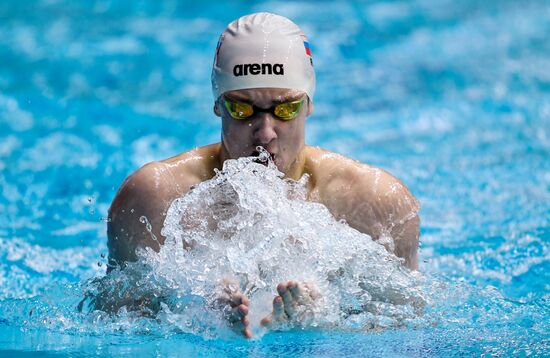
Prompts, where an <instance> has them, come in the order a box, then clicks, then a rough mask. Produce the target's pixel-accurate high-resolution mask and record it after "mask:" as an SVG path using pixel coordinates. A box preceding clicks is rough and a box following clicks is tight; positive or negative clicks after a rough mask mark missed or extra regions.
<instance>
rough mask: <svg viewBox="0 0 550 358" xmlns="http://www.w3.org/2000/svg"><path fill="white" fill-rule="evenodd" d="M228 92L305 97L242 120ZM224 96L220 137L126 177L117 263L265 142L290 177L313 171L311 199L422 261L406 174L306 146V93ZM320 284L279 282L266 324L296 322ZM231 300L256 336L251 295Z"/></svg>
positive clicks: (115, 231)
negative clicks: (291, 114) (286, 113)
mask: <svg viewBox="0 0 550 358" xmlns="http://www.w3.org/2000/svg"><path fill="white" fill-rule="evenodd" d="M223 96H226V97H227V98H229V99H231V100H233V101H240V102H246V103H250V104H253V105H254V106H256V107H259V108H261V109H268V108H271V107H272V106H274V105H276V104H279V103H281V102H285V101H293V100H297V99H301V98H303V99H304V101H305V102H304V105H303V106H302V108H301V110H300V112H299V114H298V115H297V117H296V118H294V119H292V120H290V121H283V120H280V119H277V118H276V117H275V116H274V115H273V114H272V113H270V112H267V111H266V112H259V113H257V114H255V115H253V116H252V117H250V118H249V119H246V120H239V119H233V118H232V117H231V116H230V115H229V113H228V112H227V110H226V108H225V107H224V106H223V103H222V101H221V98H222V97H223ZM223 96H222V97H220V99H219V100H218V101H216V102H215V104H214V113H215V114H216V115H217V116H220V117H221V120H222V133H221V142H220V143H216V144H211V145H208V146H204V147H200V148H195V149H193V150H190V151H188V152H184V153H181V154H179V155H177V156H175V157H172V158H169V159H165V160H163V161H160V162H152V163H149V164H147V165H145V166H143V167H142V168H140V169H139V170H138V171H136V172H135V173H133V174H132V175H131V176H129V177H128V178H127V179H126V180H125V181H124V183H123V184H122V186H121V188H120V189H119V191H118V193H117V195H116V197H115V199H114V200H113V203H112V205H111V208H110V210H109V222H108V226H107V229H108V238H109V240H108V247H109V265H110V267H114V266H117V265H122V266H124V264H125V262H128V261H135V260H136V259H137V257H136V253H135V251H136V249H137V248H139V247H151V248H153V249H154V250H156V251H158V250H160V245H162V244H163V242H164V239H165V238H164V237H163V236H162V235H161V233H160V230H161V229H162V227H163V223H164V218H165V216H166V212H167V210H168V208H169V206H170V204H171V203H172V201H173V200H174V199H177V198H179V197H181V196H183V195H184V194H185V193H186V192H188V191H189V190H190V188H191V187H192V186H194V185H197V184H199V183H201V182H203V181H205V180H208V179H211V178H212V177H213V176H214V169H221V168H222V165H223V162H224V161H225V160H227V159H237V158H239V157H242V156H250V155H252V154H254V153H255V152H256V147H257V146H259V145H261V146H263V147H264V148H266V149H267V150H268V151H269V152H270V154H271V155H272V156H273V158H274V161H275V164H276V165H277V167H278V169H279V170H280V171H281V172H283V173H284V174H285V177H286V178H291V179H294V180H298V179H299V178H300V177H302V175H304V174H308V175H309V176H310V180H309V182H308V198H307V199H308V200H309V201H314V202H319V203H322V204H323V205H325V206H326V207H327V208H328V209H329V211H330V212H331V213H332V214H333V215H334V217H335V218H336V219H344V220H345V221H346V222H347V223H348V225H350V226H351V227H353V228H355V229H356V230H358V231H360V232H362V233H365V234H368V235H369V236H370V237H371V238H372V239H373V240H375V241H379V242H380V243H382V244H384V246H385V247H386V249H388V251H391V252H393V253H394V254H395V255H396V256H398V257H401V258H402V259H403V263H404V265H405V266H407V267H409V268H410V269H417V268H418V256H417V255H418V238H419V218H418V210H419V204H418V202H417V200H416V199H415V198H414V196H413V195H412V194H411V193H410V192H409V191H408V189H407V188H406V187H405V185H404V184H403V183H402V182H401V181H399V180H398V179H397V178H395V177H393V176H392V175H391V174H389V173H387V172H386V171H384V170H382V169H379V168H375V167H372V166H369V165H367V164H363V163H360V162H357V161H355V160H352V159H349V158H346V157H343V156H341V155H338V154H336V153H332V152H329V151H326V150H324V149H321V148H318V147H311V146H307V145H305V143H304V132H305V129H304V128H305V121H306V117H307V116H309V115H310V114H311V113H313V103H311V102H310V101H309V100H308V98H307V96H306V95H305V94H304V93H303V92H299V91H295V90H289V89H280V88H259V89H245V90H238V91H230V92H226V93H224V95H223ZM141 216H146V217H147V218H148V220H149V222H150V223H151V226H152V231H151V232H148V231H147V230H146V228H145V226H144V225H143V223H142V222H141V221H140V220H139V218H140V217H141ZM108 270H110V269H108ZM313 291H314V290H313V288H312V287H308V286H307V284H305V283H299V282H294V281H289V282H284V283H281V284H279V285H278V287H277V293H278V295H277V296H276V297H275V299H274V300H273V312H272V314H271V315H269V316H268V317H265V318H264V319H263V320H262V323H263V324H264V325H265V326H268V327H269V326H277V324H278V323H281V322H285V321H287V322H290V321H295V320H296V319H297V317H295V315H294V312H295V311H296V309H295V307H300V306H303V305H308V304H314V301H315V300H316V299H318V298H319V297H318V296H317V295H316V294H314V296H315V297H313V296H311V294H312V292H313ZM307 295H309V298H308V296H307ZM226 304H227V305H228V307H230V308H231V310H232V312H233V314H230V315H229V316H228V319H229V321H230V322H231V323H232V324H233V325H234V326H235V327H236V329H238V330H240V331H242V332H243V334H244V335H245V336H247V337H249V336H250V335H251V333H250V329H249V323H250V322H249V321H248V308H249V301H248V298H247V297H245V296H244V295H243V294H241V293H239V292H234V293H233V296H231V297H229V298H227V300H226ZM302 311H303V310H302ZM235 323H238V324H237V325H235Z"/></svg>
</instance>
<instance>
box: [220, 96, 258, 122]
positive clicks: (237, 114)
mask: <svg viewBox="0 0 550 358" xmlns="http://www.w3.org/2000/svg"><path fill="white" fill-rule="evenodd" d="M224 104H225V108H226V109H227V112H229V114H230V115H231V117H233V118H235V119H245V118H248V117H250V116H251V115H253V114H254V109H253V108H252V106H251V105H250V104H248V103H240V102H231V101H228V100H225V101H224Z"/></svg>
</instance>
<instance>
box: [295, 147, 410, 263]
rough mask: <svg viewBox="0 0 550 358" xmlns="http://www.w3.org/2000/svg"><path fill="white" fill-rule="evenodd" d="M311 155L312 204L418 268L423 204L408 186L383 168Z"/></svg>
mask: <svg viewBox="0 0 550 358" xmlns="http://www.w3.org/2000/svg"><path fill="white" fill-rule="evenodd" d="M306 156H307V161H306V163H307V166H306V167H307V172H308V173H309V174H310V175H311V181H312V189H311V191H310V200H313V201H318V202H320V203H323V204H324V205H325V206H326V207H327V208H328V209H329V210H330V211H331V213H332V214H333V215H334V216H335V217H336V218H338V219H344V220H346V221H347V222H348V224H349V225H350V226H351V227H353V228H355V229H357V230H359V231H361V232H363V233H366V234H368V235H370V236H371V237H372V238H373V239H374V240H381V243H384V244H385V246H386V248H388V250H390V251H392V252H394V253H395V254H396V255H397V256H399V257H402V258H404V259H405V263H406V265H407V266H408V267H410V268H415V269H416V268H417V267H418V259H417V250H418V236H419V218H418V211H419V209H420V205H419V202H418V200H417V199H416V198H415V197H414V196H413V195H412V193H411V192H410V191H409V189H408V188H407V187H406V186H405V184H403V182H402V181H401V180H399V179H398V178H396V177H395V176H393V175H391V174H390V173H388V172H387V171H385V170H383V169H380V168H376V167H373V166H370V165H368V164H364V163H360V162H358V161H356V160H353V159H350V158H347V157H345V156H342V155H339V154H336V153H332V152H329V151H327V150H324V149H321V148H315V147H307V148H306ZM386 238H391V239H389V240H387V239H386Z"/></svg>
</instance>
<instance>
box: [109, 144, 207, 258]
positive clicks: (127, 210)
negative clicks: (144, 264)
mask: <svg viewBox="0 0 550 358" xmlns="http://www.w3.org/2000/svg"><path fill="white" fill-rule="evenodd" d="M215 149H216V145H212V146H207V147H201V148H196V149H193V150H190V151H187V152H184V153H181V154H179V155H177V156H175V157H172V158H168V159H165V160H162V161H155V162H151V163H148V164H146V165H144V166H143V167H141V168H140V169H138V170H136V171H135V172H134V173H132V174H131V175H130V176H128V177H127V178H126V179H125V180H124V182H123V183H122V185H121V186H120V189H119V190H118V192H117V194H116V196H115V198H114V200H113V202H112V204H111V207H110V209H109V222H108V225H107V234H108V239H109V240H108V246H109V258H110V261H115V262H116V263H121V262H126V261H133V260H135V250H136V249H137V248H138V247H151V248H153V249H155V250H158V249H159V247H160V244H162V243H163V242H164V238H163V237H162V235H161V233H160V232H161V229H162V226H163V225H164V219H165V217H166V212H167V211H168V208H169V207H170V204H171V203H172V201H174V199H176V198H178V197H180V196H182V195H184V194H185V193H186V192H187V191H189V189H190V188H191V187H192V186H193V185H196V184H198V183H200V182H201V181H204V180H206V179H209V177H212V176H213V174H214V171H213V166H214V165H215V164H214V163H215V159H216V157H215V152H216V151H215ZM211 155H212V156H214V157H211ZM148 228H149V229H148Z"/></svg>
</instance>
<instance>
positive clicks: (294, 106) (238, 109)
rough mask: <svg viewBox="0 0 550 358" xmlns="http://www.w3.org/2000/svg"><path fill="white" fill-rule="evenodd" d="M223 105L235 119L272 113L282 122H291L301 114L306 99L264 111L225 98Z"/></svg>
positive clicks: (278, 105)
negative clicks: (255, 114) (261, 113)
mask: <svg viewBox="0 0 550 358" xmlns="http://www.w3.org/2000/svg"><path fill="white" fill-rule="evenodd" d="M223 103H224V105H225V109H227V112H229V115H231V117H233V118H234V119H247V118H249V117H251V116H253V115H254V113H259V112H270V113H272V114H273V115H274V116H275V117H277V118H278V119H280V120H283V121H290V120H292V119H294V118H296V116H297V115H298V113H300V109H302V106H303V104H304V99H300V100H297V101H291V102H284V103H280V104H277V105H275V106H273V107H271V108H268V109H262V108H259V107H256V106H254V105H252V104H249V103H243V102H234V101H231V100H229V99H227V98H224V100H223Z"/></svg>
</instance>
